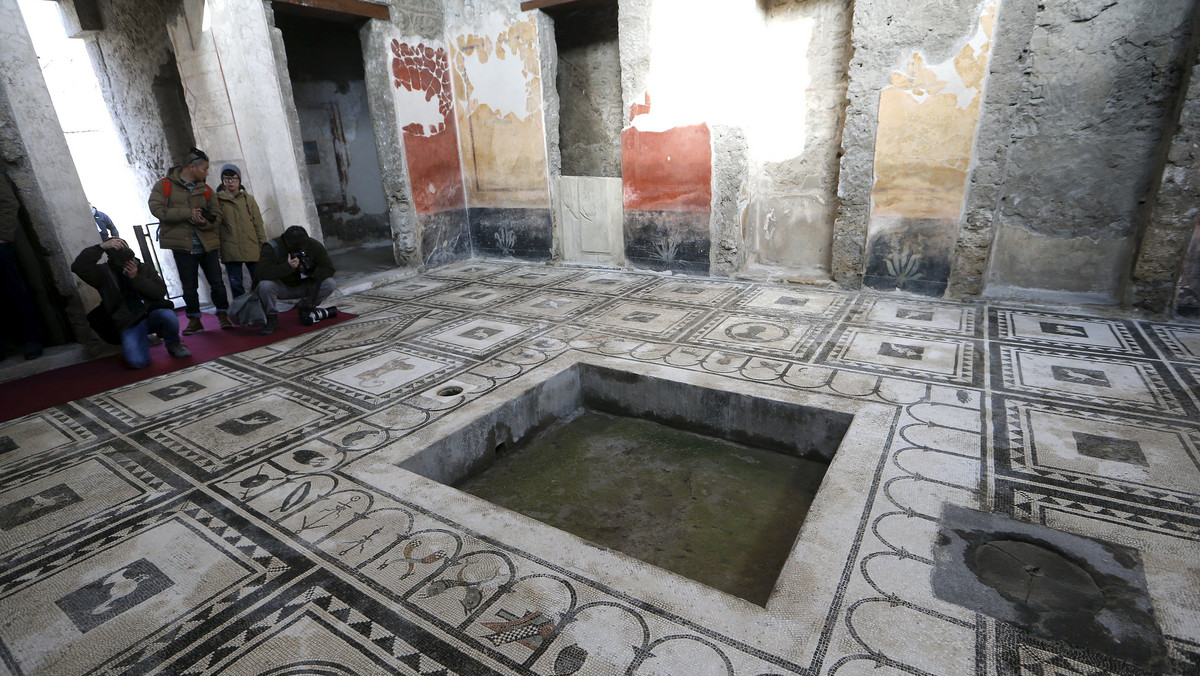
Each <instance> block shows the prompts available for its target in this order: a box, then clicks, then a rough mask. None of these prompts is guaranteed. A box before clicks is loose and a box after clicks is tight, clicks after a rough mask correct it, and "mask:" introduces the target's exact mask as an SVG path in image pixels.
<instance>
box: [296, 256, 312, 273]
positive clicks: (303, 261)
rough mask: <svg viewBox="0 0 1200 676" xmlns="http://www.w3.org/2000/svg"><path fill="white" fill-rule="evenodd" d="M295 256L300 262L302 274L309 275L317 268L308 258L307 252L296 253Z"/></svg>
mask: <svg viewBox="0 0 1200 676" xmlns="http://www.w3.org/2000/svg"><path fill="white" fill-rule="evenodd" d="M295 256H296V258H297V259H298V260H299V261H300V267H301V269H302V270H303V271H304V273H305V274H310V275H311V274H312V271H313V269H315V268H316V267H317V266H315V265H313V262H312V258H311V257H309V255H308V252H307V251H298V252H296V254H295Z"/></svg>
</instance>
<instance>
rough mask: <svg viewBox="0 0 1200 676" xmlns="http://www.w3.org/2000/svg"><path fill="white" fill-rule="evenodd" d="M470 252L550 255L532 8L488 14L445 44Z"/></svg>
mask: <svg viewBox="0 0 1200 676" xmlns="http://www.w3.org/2000/svg"><path fill="white" fill-rule="evenodd" d="M450 57H451V63H452V72H453V78H454V94H455V100H456V102H457V106H456V112H457V116H458V126H459V128H460V129H461V130H462V142H461V143H460V144H459V145H460V148H461V152H462V165H463V169H464V171H463V176H464V178H465V181H466V186H465V187H466V198H467V202H468V203H469V204H470V209H469V221H470V227H471V241H472V244H473V246H474V251H475V252H476V253H477V254H479V255H484V256H514V257H518V258H525V259H533V260H545V259H549V257H550V251H551V240H552V233H551V227H552V215H551V210H550V188H549V183H548V179H547V171H548V169H547V165H548V163H547V159H546V144H545V129H544V126H543V121H542V95H541V91H542V84H541V65H540V63H539V61H538V37H537V23H536V20H535V16H534V15H533V13H527V15H526V16H524V17H523V18H521V19H520V20H516V21H514V20H512V19H510V18H506V17H505V16H504V15H502V14H500V13H495V14H492V15H490V16H487V17H484V18H483V19H481V20H480V21H479V22H478V24H477V25H476V26H475V27H474V28H473V30H471V31H468V32H464V33H460V34H459V35H458V36H457V37H456V38H455V39H454V43H453V45H452V50H451V54H450Z"/></svg>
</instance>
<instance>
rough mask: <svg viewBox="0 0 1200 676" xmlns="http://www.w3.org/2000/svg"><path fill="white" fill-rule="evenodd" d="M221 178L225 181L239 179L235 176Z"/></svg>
mask: <svg viewBox="0 0 1200 676" xmlns="http://www.w3.org/2000/svg"><path fill="white" fill-rule="evenodd" d="M221 180H222V181H225V182H229V181H238V180H241V179H239V178H238V177H237V176H222V177H221Z"/></svg>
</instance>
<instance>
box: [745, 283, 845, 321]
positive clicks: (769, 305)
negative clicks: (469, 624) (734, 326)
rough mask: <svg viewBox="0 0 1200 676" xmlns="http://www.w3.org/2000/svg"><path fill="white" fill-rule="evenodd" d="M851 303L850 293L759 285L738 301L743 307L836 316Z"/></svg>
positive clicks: (765, 310) (776, 311) (796, 313)
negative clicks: (848, 294)
mask: <svg viewBox="0 0 1200 676" xmlns="http://www.w3.org/2000/svg"><path fill="white" fill-rule="evenodd" d="M849 303H850V297H849V296H847V295H846V294H842V293H834V292H832V291H821V290H820V289H814V288H810V287H777V286H758V287H755V288H753V290H751V291H750V292H749V293H747V294H746V295H744V296H743V297H741V298H739V299H738V300H737V301H736V303H735V304H736V307H738V308H739V309H743V310H755V311H760V312H771V313H779V314H786V315H820V316H822V317H834V316H836V315H837V314H838V313H840V312H841V311H842V309H843V308H845V307H846V306H847V305H848V304H849Z"/></svg>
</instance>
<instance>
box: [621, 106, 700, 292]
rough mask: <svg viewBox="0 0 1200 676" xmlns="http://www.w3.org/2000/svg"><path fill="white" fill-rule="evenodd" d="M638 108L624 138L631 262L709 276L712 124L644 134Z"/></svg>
mask: <svg viewBox="0 0 1200 676" xmlns="http://www.w3.org/2000/svg"><path fill="white" fill-rule="evenodd" d="M649 101H650V96H649V95H647V96H646V103H645V104H634V105H633V106H632V110H631V115H630V121H631V122H632V124H631V126H629V127H626V128H625V129H624V130H623V131H622V132H621V170H622V177H623V179H624V201H625V258H626V260H628V261H629V262H630V263H632V264H633V265H635V266H637V267H643V268H650V269H653V270H675V271H680V272H691V273H695V274H705V275H706V274H708V272H709V247H710V243H711V240H712V238H711V236H710V235H709V219H710V214H711V209H712V206H711V205H712V139H711V133H710V131H709V128H708V125H707V124H696V125H687V126H679V127H673V128H670V129H666V130H663V131H643V130H641V129H639V128H638V127H637V118H638V116H639V115H642V114H648V113H649V112H650V103H649Z"/></svg>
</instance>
